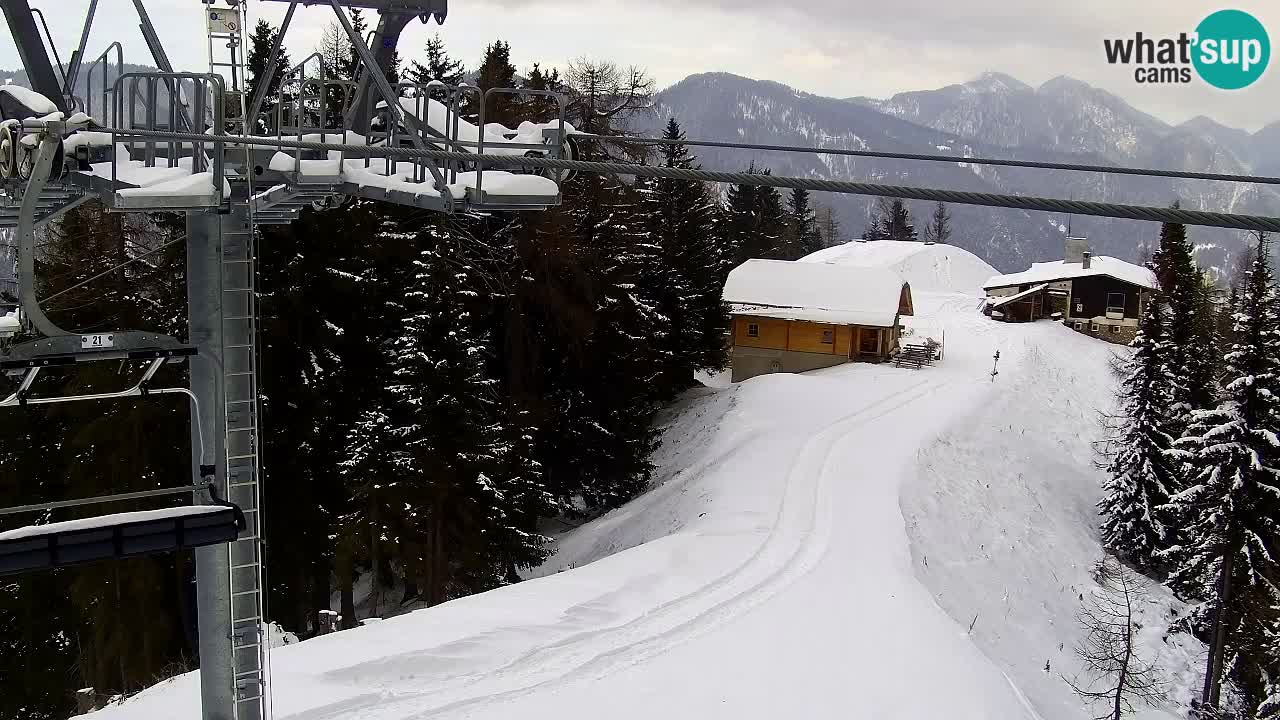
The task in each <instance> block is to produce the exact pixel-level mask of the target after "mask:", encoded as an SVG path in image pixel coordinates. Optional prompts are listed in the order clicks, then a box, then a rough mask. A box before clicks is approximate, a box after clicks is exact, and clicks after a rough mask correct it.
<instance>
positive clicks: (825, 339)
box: [822, 330, 836, 345]
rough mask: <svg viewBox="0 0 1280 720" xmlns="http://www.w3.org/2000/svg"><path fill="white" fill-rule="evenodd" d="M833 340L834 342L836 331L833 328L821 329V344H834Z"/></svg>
mask: <svg viewBox="0 0 1280 720" xmlns="http://www.w3.org/2000/svg"><path fill="white" fill-rule="evenodd" d="M835 342H836V331H835V330H823V331H822V344H823V345H834V344H835Z"/></svg>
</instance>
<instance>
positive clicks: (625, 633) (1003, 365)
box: [95, 243, 1195, 720]
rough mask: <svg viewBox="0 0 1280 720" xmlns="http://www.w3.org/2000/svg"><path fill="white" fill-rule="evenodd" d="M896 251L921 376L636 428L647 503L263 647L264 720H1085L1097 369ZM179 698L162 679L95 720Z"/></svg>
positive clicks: (1101, 375)
mask: <svg viewBox="0 0 1280 720" xmlns="http://www.w3.org/2000/svg"><path fill="white" fill-rule="evenodd" d="M902 245H907V244H906V243H902ZM892 249H893V250H895V251H896V250H898V248H892ZM910 249H911V250H913V251H914V252H912V253H910V258H911V259H912V268H909V270H910V272H913V273H916V275H917V276H916V277H914V278H912V277H909V278H908V279H909V281H911V282H912V285H913V288H916V292H915V307H916V313H917V316H918V319H919V320H920V321H922V322H925V321H928V322H933V323H935V324H937V325H939V326H942V327H945V329H946V336H947V354H946V357H945V359H944V361H943V362H941V363H939V364H938V365H936V366H934V367H931V368H925V369H922V370H910V369H900V368H894V367H891V366H875V365H866V364H857V365H845V366H841V367H836V368H829V369H827V370H822V371H816V372H812V373H806V374H804V375H781V374H779V375H767V376H762V377H758V378H754V379H752V380H749V381H747V382H744V383H740V384H737V385H725V384H724V383H723V382H722V378H714V379H713V380H714V382H712V383H710V384H711V385H712V386H714V387H707V388H704V389H700V390H698V391H695V392H691V393H690V394H689V395H688V396H687V397H685V398H684V399H683V400H682V401H681V402H680V403H679V404H677V405H676V406H675V407H673V408H671V409H670V410H669V411H668V412H667V413H666V415H665V416H664V417H663V418H662V422H663V423H664V424H665V429H664V435H663V437H664V441H663V444H662V446H661V448H660V449H659V451H658V455H657V457H656V458H655V462H656V463H657V465H658V471H657V473H656V477H655V483H654V487H653V489H652V490H650V491H649V492H648V493H646V494H644V495H642V496H641V497H639V498H636V499H635V500H634V501H632V502H631V503H629V504H628V505H626V506H625V507H623V508H620V509H618V510H616V511H614V512H612V513H610V514H608V515H605V516H604V517H601V518H599V519H597V520H596V521H594V522H592V523H589V524H587V525H584V526H583V527H581V528H578V529H576V530H573V531H572V532H570V533H568V534H566V535H565V536H563V537H562V538H560V539H559V541H558V551H557V552H556V554H555V555H554V556H553V557H552V558H551V559H550V560H549V561H548V562H547V563H546V564H545V565H544V566H543V567H541V568H538V569H536V570H535V571H534V572H532V573H530V575H531V579H529V580H527V581H526V582H522V583H519V584H517V585H513V586H510V587H506V588H502V589H499V590H496V591H493V592H489V593H484V594H482V595H477V596H473V597H469V598H463V599H460V600H456V601H453V602H450V603H446V604H444V605H441V606H438V607H436V608H431V609H427V610H420V611H416V612H412V613H408V614H406V615H402V616H400V617H396V618H391V619H388V620H385V621H382V622H378V623H375V624H371V625H369V626H366V627H362V628H358V629H355V630H350V631H346V632H342V633H337V634H334V635H328V636H324V637H320V638H316V639H313V640H308V641H305V642H302V643H298V644H293V645H289V646H286V647H282V648H279V649H277V650H276V651H274V653H273V656H272V668H273V680H274V682H273V696H274V710H275V717H276V718H278V719H279V720H286V719H288V720H328V719H332V720H337V719H338V718H342V719H343V720H407V719H409V718H415V719H416V718H428V717H430V718H477V719H488V718H493V719H494V720H497V719H498V718H510V717H522V718H527V719H530V720H537V719H539V718H548V719H550V718H556V719H557V720H559V718H563V717H586V716H589V715H596V714H599V713H601V712H607V713H608V714H609V715H610V717H613V718H621V719H626V718H636V719H637V720H639V719H641V718H644V719H645V720H649V719H651V718H655V717H679V718H686V717H687V718H712V717H714V718H721V717H723V718H735V719H737V718H744V719H747V720H750V719H753V718H762V719H763V718H769V720H773V718H775V717H777V716H779V715H784V716H791V717H803V718H848V717H868V718H872V717H874V718H887V719H894V718H903V719H906V718H912V719H915V718H923V717H946V718H1043V719H1044V720H1058V719H1062V720H1076V719H1083V718H1087V717H1092V713H1090V712H1089V711H1088V709H1087V708H1084V707H1082V706H1081V705H1080V703H1079V702H1078V701H1076V700H1075V699H1074V698H1073V697H1072V696H1071V695H1070V691H1069V690H1068V689H1067V687H1066V684H1065V681H1064V680H1063V679H1062V677H1060V674H1064V675H1066V676H1067V677H1070V676H1072V675H1073V674H1074V671H1075V667H1076V663H1075V661H1074V660H1073V658H1072V655H1071V652H1070V648H1071V647H1072V645H1073V644H1074V643H1075V642H1076V640H1077V639H1078V636H1079V632H1078V630H1077V629H1076V626H1075V623H1074V615H1075V613H1076V611H1077V610H1078V608H1079V598H1080V596H1081V595H1083V594H1084V593H1086V592H1089V591H1090V589H1091V581H1090V580H1089V579H1088V575H1087V570H1088V567H1089V565H1090V564H1091V563H1092V562H1094V561H1095V560H1096V559H1098V557H1100V554H1101V551H1100V549H1099V547H1098V543H1097V539H1096V531H1095V526H1096V518H1095V511H1094V508H1093V504H1094V503H1095V502H1096V500H1097V498H1098V496H1099V489H1098V482H1099V480H1100V473H1099V471H1097V470H1096V469H1095V468H1094V465H1093V463H1094V460H1095V457H1094V455H1093V454H1092V450H1091V448H1090V445H1089V441H1090V440H1091V439H1092V438H1094V437H1095V436H1096V434H1097V430H1096V428H1097V416H1096V412H1097V411H1099V410H1104V409H1105V408H1106V407H1107V406H1108V404H1109V403H1110V396H1111V392H1112V388H1113V383H1114V380H1113V379H1112V378H1111V376H1110V374H1109V371H1108V369H1107V363H1106V360H1107V358H1108V357H1109V355H1110V353H1113V352H1118V351H1120V350H1118V349H1117V348H1115V347H1114V346H1108V345H1104V344H1102V343H1100V342H1098V341H1096V340H1092V339H1089V338H1086V337H1084V336H1082V335H1078V334H1076V333H1074V332H1072V331H1070V330H1068V329H1066V328H1064V327H1062V326H1060V325H1055V324H1052V323H1048V322H1043V323H1037V324H1023V325H1011V324H1005V323H997V322H993V321H991V320H989V319H987V318H985V317H983V316H982V315H981V314H980V313H979V312H978V311H977V309H976V308H977V304H978V302H979V298H978V294H977V285H978V284H980V283H981V282H982V281H983V280H985V279H986V277H987V276H989V275H990V274H992V273H991V269H990V268H989V267H979V266H977V265H974V264H973V262H972V261H971V260H970V258H972V259H973V260H976V258H973V256H971V255H969V254H968V253H965V252H964V251H962V250H959V249H957V248H951V247H948V246H932V247H929V248H925V246H922V245H917V246H915V247H912V248H910ZM849 251H852V252H855V253H856V252H857V251H856V250H854V249H852V248H846V254H847V253H848V252H849ZM874 252H876V253H881V252H883V253H885V254H891V253H888V251H887V250H882V249H876V250H875V251H874ZM902 259H903V258H901V257H899V258H898V260H895V261H894V262H899V261H901V260H902ZM862 261H865V262H870V260H867V259H865V258H864V259H862ZM977 262H979V263H980V262H981V261H977ZM921 268H926V269H921ZM927 268H936V269H937V270H936V271H935V273H934V274H933V275H932V276H930V275H929V271H928V270H927ZM957 268H964V270H963V271H961V272H957ZM895 269H898V270H899V272H903V271H902V269H901V267H897V268H895ZM903 274H904V275H908V273H905V272H904V273H903ZM965 274H968V275H972V276H974V277H976V278H977V279H976V280H975V279H973V278H969V277H964V275H965ZM920 285H928V286H932V287H935V288H940V289H945V290H946V292H925V291H921V290H920V288H919V286H920ZM958 289H961V290H963V289H968V293H964V292H957V290H958ZM996 350H999V351H1000V354H1001V358H1000V366H999V370H1000V372H999V375H997V376H996V377H995V379H994V381H993V379H992V378H991V376H990V374H989V373H990V371H991V365H992V355H993V354H994V353H995V351H996ZM1169 605H1170V600H1169V598H1168V596H1167V594H1163V593H1157V594H1156V595H1155V596H1154V600H1153V602H1152V603H1151V604H1150V605H1149V607H1148V608H1147V613H1146V615H1145V619H1146V621H1147V622H1146V629H1145V630H1144V635H1143V637H1144V642H1145V644H1146V647H1147V648H1148V649H1149V650H1155V649H1159V650H1160V652H1161V653H1162V658H1163V660H1164V663H1165V665H1166V666H1167V667H1169V668H1171V669H1173V670H1175V671H1177V672H1179V673H1180V674H1179V675H1178V676H1177V677H1176V678H1174V680H1175V685H1176V686H1177V687H1186V686H1189V685H1191V684H1193V683H1194V680H1195V678H1194V672H1193V671H1191V670H1190V669H1188V668H1189V667H1190V666H1188V662H1194V659H1195V658H1194V655H1195V653H1194V648H1187V647H1182V646H1177V645H1166V644H1165V643H1163V642H1162V641H1161V639H1160V636H1161V632H1162V630H1163V625H1162V622H1163V621H1164V620H1165V619H1166V618H1167V613H1168V607H1169ZM974 616H977V620H976V621H974V622H972V625H973V629H972V632H970V631H969V627H970V624H971V621H972V619H973V617H974ZM1060 646H1061V649H1060ZM1046 660H1048V661H1050V664H1051V668H1050V670H1049V671H1047V672H1046V671H1045V669H1044V667H1045V661H1046ZM197 702H198V692H197V680H196V677H195V676H194V675H187V676H182V677H178V678H175V679H173V680H170V681H168V682H165V683H162V684H161V685H159V686H157V687H154V688H152V689H150V690H148V691H146V692H144V693H142V694H140V695H138V696H136V697H134V698H133V699H131V700H129V701H128V702H126V703H124V704H123V705H120V706H116V707H112V708H110V709H107V710H102V711H99V712H98V713H97V714H96V715H95V719H96V720H115V719H116V718H132V719H133V720H153V719H155V720H159V719H160V718H165V719H167V718H172V717H195V716H196V715H195V713H196V704H197ZM1167 712H1168V713H1173V709H1169V710H1168V711H1167ZM1144 716H1145V717H1165V716H1172V715H1166V711H1165V710H1161V709H1156V710H1150V711H1145V712H1144Z"/></svg>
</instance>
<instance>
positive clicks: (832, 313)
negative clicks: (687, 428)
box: [724, 260, 912, 382]
mask: <svg viewBox="0 0 1280 720" xmlns="http://www.w3.org/2000/svg"><path fill="white" fill-rule="evenodd" d="M724 301H725V302H726V303H728V304H729V306H730V313H731V316H732V328H731V337H732V352H731V355H732V367H733V377H732V379H733V382H739V381H741V380H746V379H747V378H750V377H755V376H756V375H763V374H765V373H772V372H804V371H806V370H816V369H818V368H824V367H831V366H833V365H839V364H841V363H846V362H851V361H870V362H880V361H883V360H885V359H887V358H889V357H890V356H892V355H893V354H894V353H895V352H896V351H897V350H898V338H899V336H900V327H899V320H900V318H901V317H902V316H903V315H911V314H912V304H911V287H910V286H909V285H908V284H907V283H906V282H905V281H904V280H903V279H902V278H901V277H900V276H899V275H898V274H897V273H895V272H893V271H891V270H887V269H884V268H865V267H849V266H844V265H832V264H825V263H804V262H789V261H785V260H748V261H747V262H745V263H743V264H741V265H739V266H738V267H737V268H735V269H734V270H733V272H731V273H729V278H728V280H726V282H725V288H724Z"/></svg>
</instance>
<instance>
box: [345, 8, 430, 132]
mask: <svg viewBox="0 0 1280 720" xmlns="http://www.w3.org/2000/svg"><path fill="white" fill-rule="evenodd" d="M411 20H413V14H412V13H402V12H395V11H391V10H382V11H380V12H379V17H378V27H377V29H376V30H375V31H374V35H373V48H372V50H373V54H374V59H375V62H374V65H372V66H369V67H366V68H365V73H364V75H362V76H361V77H360V84H359V85H358V86H357V88H356V98H355V102H353V103H351V107H350V108H349V109H348V110H347V117H346V120H345V121H344V123H345V125H346V126H347V127H348V128H350V129H351V130H352V132H357V133H360V134H361V135H363V134H365V133H366V132H368V130H369V116H368V115H365V114H363V113H361V112H360V110H361V109H362V108H364V106H365V105H366V104H367V103H369V101H370V99H371V98H372V96H373V95H374V94H375V93H376V92H377V89H376V88H375V84H376V83H377V80H373V82H372V84H371V83H370V76H371V75H372V74H373V73H378V74H379V75H380V76H381V77H382V78H383V80H384V81H385V80H386V73H387V68H389V67H391V59H392V58H393V57H395V54H396V45H397V44H398V43H399V42H400V33H402V32H404V29H405V27H406V26H407V25H408V24H409V22H410V21H411ZM361 44H363V43H361ZM362 57H363V54H362ZM365 62H366V63H367V62H368V60H365ZM388 102H390V101H388ZM388 112H391V111H390V110H388Z"/></svg>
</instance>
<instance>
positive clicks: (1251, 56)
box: [1191, 10, 1271, 90]
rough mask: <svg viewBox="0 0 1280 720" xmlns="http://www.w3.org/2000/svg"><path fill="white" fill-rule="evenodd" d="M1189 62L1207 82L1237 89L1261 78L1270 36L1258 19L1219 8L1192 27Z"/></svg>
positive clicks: (1268, 52)
mask: <svg viewBox="0 0 1280 720" xmlns="http://www.w3.org/2000/svg"><path fill="white" fill-rule="evenodd" d="M1196 37H1197V39H1196V41H1195V49H1194V50H1193V51H1192V57H1191V62H1192V64H1193V65H1195V67H1196V72H1197V73H1199V74H1200V77H1201V78H1203V79H1204V81H1205V82H1207V83H1209V84H1210V85H1212V86H1214V87H1216V88H1220V89H1222V90H1239V89H1240V88H1243V87H1248V86H1250V85H1252V84H1253V83H1254V81H1255V80H1257V79H1258V78H1260V77H1262V72H1263V71H1264V70H1266V69H1267V61H1269V60H1270V59H1271V39H1270V38H1268V37H1267V30H1266V28H1264V27H1262V23H1260V22H1258V19H1257V18H1255V17H1254V16H1252V15H1250V14H1249V13H1247V12H1245V11H1243V10H1219V11H1218V12H1215V13H1213V14H1212V15H1210V16H1208V17H1206V18H1205V19H1204V20H1201V21H1200V24H1199V25H1197V26H1196Z"/></svg>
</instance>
